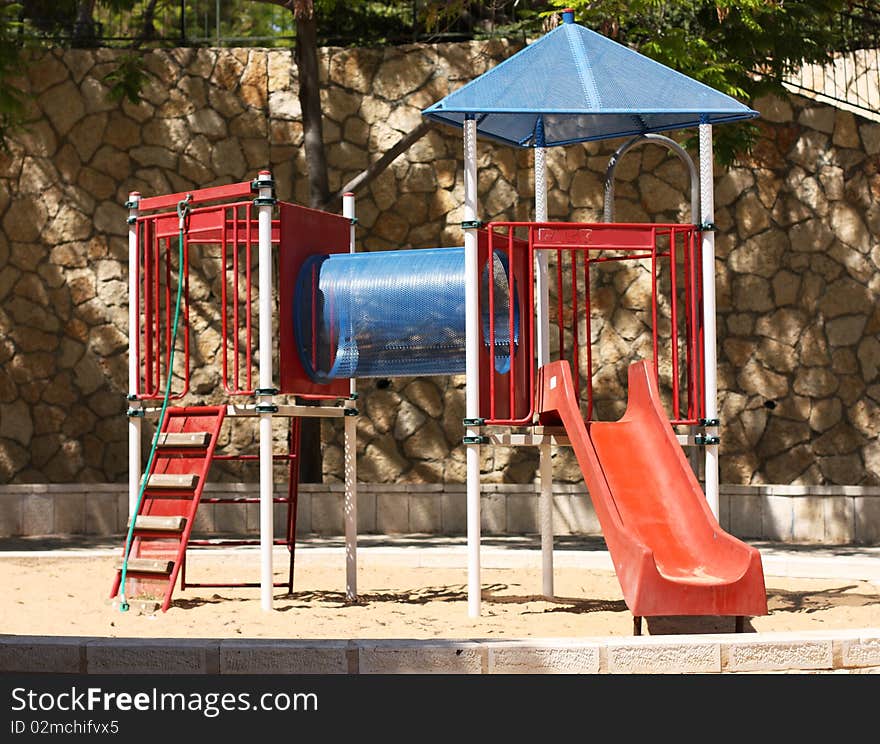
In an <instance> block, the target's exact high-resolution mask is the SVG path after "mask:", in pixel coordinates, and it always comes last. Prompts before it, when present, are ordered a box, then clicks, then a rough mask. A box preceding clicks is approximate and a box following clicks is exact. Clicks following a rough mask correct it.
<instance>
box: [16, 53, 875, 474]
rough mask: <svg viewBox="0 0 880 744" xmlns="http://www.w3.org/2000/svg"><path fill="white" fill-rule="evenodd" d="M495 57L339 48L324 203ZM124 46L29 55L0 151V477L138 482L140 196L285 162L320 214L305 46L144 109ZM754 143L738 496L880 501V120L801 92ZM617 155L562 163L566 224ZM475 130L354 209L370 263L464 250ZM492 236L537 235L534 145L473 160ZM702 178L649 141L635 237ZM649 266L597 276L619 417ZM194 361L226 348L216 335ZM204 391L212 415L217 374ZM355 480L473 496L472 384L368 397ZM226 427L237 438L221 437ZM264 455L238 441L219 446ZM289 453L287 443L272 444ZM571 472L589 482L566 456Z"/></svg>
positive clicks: (728, 382) (286, 192) (280, 181)
mask: <svg viewBox="0 0 880 744" xmlns="http://www.w3.org/2000/svg"><path fill="white" fill-rule="evenodd" d="M514 51H515V48H513V47H512V46H510V45H508V44H505V43H503V42H498V41H494V42H473V43H464V44H444V45H424V46H422V45H420V46H409V47H400V48H389V49H359V50H343V49H325V50H322V54H321V71H322V81H323V84H324V89H323V93H322V96H323V102H324V111H325V115H326V118H325V125H324V135H325V141H326V143H327V147H328V149H327V154H328V162H329V165H330V185H331V188H333V189H336V188H339V187H340V186H341V185H342V184H344V183H345V182H346V181H347V180H348V179H349V178H351V177H352V176H354V175H355V174H356V173H358V172H359V171H360V170H361V169H363V168H364V167H366V166H367V165H368V164H369V163H370V162H371V161H373V160H375V159H377V158H378V157H379V156H380V155H381V154H382V152H384V151H385V150H387V149H388V148H389V147H391V146H392V145H393V144H394V143H395V142H396V141H397V140H398V139H399V138H400V137H401V136H402V134H403V133H405V132H407V131H409V129H410V128H412V127H413V126H414V125H415V124H416V123H418V122H419V120H420V114H419V112H420V110H421V109H422V108H423V107H425V106H427V105H429V104H430V103H432V102H434V101H436V100H438V99H439V98H441V97H442V96H443V95H445V94H446V93H447V92H448V91H449V90H451V89H454V88H455V87H457V86H458V85H461V84H462V83H464V82H466V81H467V80H469V79H471V78H472V77H473V76H474V75H476V74H479V73H481V72H483V71H484V70H486V69H488V68H489V67H490V66H491V65H493V64H495V63H496V62H497V61H500V60H501V59H503V58H505V57H507V56H509V55H510V54H511V53H513V52H514ZM114 54H115V52H112V51H108V50H96V51H66V52H61V51H53V52H49V53H45V54H43V55H42V56H39V57H35V58H34V59H33V61H32V63H31V64H30V65H29V66H28V78H27V80H26V81H25V82H26V85H27V86H28V87H29V88H30V90H31V91H32V93H33V94H34V100H33V103H32V114H33V120H34V123H33V125H32V127H31V128H30V131H29V132H26V133H23V134H20V135H18V136H16V138H15V141H14V142H12V143H11V147H10V150H9V152H8V153H5V154H0V163H2V165H0V481H2V482H7V483H27V482H62V483H63V482H74V481H80V482H103V481H110V482H112V481H122V480H124V479H125V477H126V472H127V455H126V419H125V415H124V411H125V407H126V402H125V393H126V392H127V391H126V381H127V372H126V364H127V349H128V342H127V304H126V303H127V300H126V294H127V293H126V281H127V243H126V239H125V235H126V230H127V226H126V224H125V217H126V211H125V210H124V208H123V207H122V204H123V202H124V201H125V200H126V198H127V195H128V193H129V192H130V191H133V190H137V191H140V192H141V193H143V194H144V195H152V194H159V193H167V192H173V191H181V190H186V189H191V188H197V187H204V186H210V185H217V184H222V183H228V182H230V181H239V180H245V179H249V178H251V177H253V176H254V175H255V174H256V172H257V171H258V170H260V169H262V168H265V167H269V168H270V169H271V170H272V172H273V174H274V177H275V179H276V183H277V185H278V196H279V197H280V198H281V199H285V200H293V201H296V202H298V203H307V201H308V199H307V183H306V179H305V175H304V174H305V162H304V157H303V153H302V149H301V144H302V126H301V123H300V110H299V104H298V100H297V80H296V72H295V68H294V67H293V64H292V59H291V55H290V52H288V51H284V50H261V49H250V50H242V49H222V50H209V49H201V50H171V51H156V52H151V53H149V54H148V55H147V66H148V69H149V72H150V79H149V83H148V85H147V87H146V89H145V91H144V101H143V102H141V103H140V104H137V105H133V104H131V103H129V102H123V103H122V104H118V105H117V104H115V103H112V102H111V101H109V99H108V98H107V89H106V86H105V85H104V83H103V82H102V79H103V76H104V75H105V74H106V73H107V72H108V71H109V69H110V65H109V62H110V61H111V60H112V58H113V56H114ZM754 105H755V106H756V107H757V108H758V109H759V110H760V111H761V113H762V114H763V117H762V119H761V120H759V121H760V126H761V128H762V139H761V140H760V143H759V146H758V147H757V148H756V150H755V152H754V153H753V154H752V155H751V156H750V157H749V158H748V159H747V161H745V162H743V163H741V164H739V165H738V166H737V167H735V168H732V169H730V170H728V171H726V172H718V173H717V179H716V204H717V207H718V210H717V216H716V222H717V224H718V228H719V232H718V235H717V250H718V262H717V270H718V299H719V318H718V328H719V363H720V369H719V373H720V403H721V409H722V455H723V456H722V458H721V463H722V480H723V481H724V482H726V483H735V484H749V483H751V484H759V483H800V484H805V485H812V484H851V485H856V484H863V485H872V484H873V485H876V484H878V483H880V443H878V439H877V435H878V433H880V414H878V403H880V341H878V333H880V304H878V302H877V300H878V294H880V278H878V277H880V274H878V271H880V245H878V240H877V235H878V232H880V175H878V172H877V170H878V169H877V155H878V152H880V125H877V124H874V123H871V122H867V121H864V120H860V119H858V118H856V117H854V116H853V115H852V114H850V113H847V112H843V111H836V110H835V109H833V108H830V107H828V106H825V105H821V104H815V103H813V102H810V101H807V100H805V99H801V98H797V97H790V98H787V99H785V100H779V99H769V100H765V101H759V102H757V103H756V104H754ZM619 144H620V142H609V143H605V144H603V145H595V144H591V145H577V146H571V147H568V148H565V149H556V150H552V151H551V152H550V156H549V158H548V168H549V174H550V184H549V187H550V190H549V199H548V202H549V210H550V217H551V219H572V220H585V221H591V220H598V219H599V218H600V216H601V208H602V178H603V175H604V171H605V168H606V166H607V162H608V155H609V154H610V153H611V152H612V151H613V149H614V148H615V147H616V146H617V145H619ZM460 151H461V143H460V136H459V133H458V132H457V131H454V130H447V129H441V128H439V127H438V128H436V129H434V130H432V131H431V132H430V133H429V135H427V136H426V137H425V138H423V139H422V140H421V141H419V142H418V143H417V144H416V145H414V146H413V147H412V148H411V149H410V150H409V152H408V153H407V154H406V155H405V156H403V157H401V158H399V159H398V160H397V161H396V162H395V163H394V164H393V165H392V167H391V168H389V169H388V170H387V171H386V172H385V173H384V174H383V175H382V176H381V177H380V178H378V179H377V180H376V181H374V182H373V183H372V184H371V185H370V186H369V187H368V188H367V189H365V190H364V191H363V193H360V194H358V204H357V210H358V217H359V232H358V238H359V241H360V245H361V247H362V248H364V249H366V250H383V249H394V248H403V247H416V248H418V247H428V246H436V245H454V244H457V243H459V241H460V240H461V234H460V229H459V227H458V224H459V222H460V220H461V217H462V212H461V202H462V198H463V180H462V179H463V174H462V169H461V157H460ZM479 157H480V162H479V165H480V171H479V172H480V176H479V199H480V217H481V218H482V219H490V218H511V219H528V218H529V217H530V216H531V203H532V195H533V191H534V188H533V183H532V176H531V156H530V153H528V152H527V151H514V150H512V149H509V148H503V147H496V146H491V145H487V144H485V143H481V144H480V148H479ZM685 179H686V174H685V172H684V170H683V169H682V167H681V165H680V164H679V162H678V161H677V160H676V159H674V158H673V157H667V155H666V153H665V151H663V150H661V149H660V148H658V147H656V146H653V145H650V146H645V147H643V148H640V149H638V150H634V151H633V152H631V153H629V154H628V155H627V156H626V157H625V158H624V159H623V160H622V161H621V164H620V166H619V168H618V171H617V183H616V191H617V200H616V216H617V218H618V219H620V220H622V221H638V220H645V221H676V220H682V219H685V220H686V219H689V215H688V206H687V205H688V203H689V196H688V193H687V189H688V185H687V183H686V182H685ZM643 282H644V272H642V273H641V274H638V272H636V274H632V273H628V271H626V270H623V271H609V272H608V273H607V275H605V276H603V277H602V286H603V291H604V295H603V296H604V302H603V304H602V312H603V313H604V315H603V316H602V317H601V318H599V319H598V323H597V325H595V326H594V336H595V337H596V338H597V339H598V341H599V343H598V347H597V349H598V350H597V351H596V372H597V396H598V398H599V399H600V400H603V401H605V402H606V403H607V406H606V407H605V408H604V409H603V411H602V412H603V415H605V416H614V415H616V414H617V413H618V412H619V410H620V407H621V405H622V402H623V401H624V400H625V389H626V386H625V374H626V366H627V364H628V362H629V361H631V360H632V359H634V358H638V357H639V355H642V354H644V353H645V339H646V337H647V334H648V333H649V322H650V319H649V317H648V316H649V314H646V312H645V310H646V308H644V306H639V305H638V303H634V298H638V297H643V296H644V294H643V292H642V291H641V290H640V287H641V286H643ZM199 340H200V344H201V347H200V358H202V359H205V360H210V359H212V358H214V357H215V356H216V355H217V353H218V351H219V339H218V338H215V337H213V336H211V334H207V333H206V334H203V335H202V336H201V337H200V339H199ZM196 374H197V375H201V376H202V381H201V383H200V385H199V386H198V388H197V390H196V392H197V394H198V395H200V396H201V398H203V399H210V398H211V393H210V390H211V389H212V387H213V385H212V380H216V377H215V376H213V374H212V373H210V371H209V370H207V368H205V369H201V370H197V371H196ZM359 389H360V391H361V401H360V402H359V407H360V409H361V411H362V414H363V415H362V416H361V417H360V419H359V433H360V437H359V444H358V447H359V453H360V462H359V469H360V476H361V479H362V480H365V481H368V482H377V483H382V482H387V483H390V482H429V483H437V482H449V483H455V482H461V481H462V480H463V479H464V453H463V450H462V448H461V446H460V445H459V444H458V443H459V442H460V439H461V436H462V429H461V418H462V415H463V398H464V390H463V380H462V379H461V378H460V377H439V378H407V379H395V380H392V381H376V380H364V381H361V383H360V385H359ZM227 428H228V427H227ZM340 434H341V429H340V427H338V426H336V425H333V424H330V423H325V425H324V428H323V438H324V442H325V448H324V455H325V458H324V459H325V480H327V481H329V482H335V481H337V480H338V479H339V477H340V474H341V462H342V451H341V435H340ZM225 436H226V438H227V440H229V441H233V440H234V443H235V445H236V446H238V447H249V446H252V444H253V442H252V440H253V435H252V432H249V431H248V430H246V429H243V430H242V431H241V432H239V433H229V432H227V433H226V434H225ZM279 436H280V433H279ZM555 459H556V461H557V467H556V471H555V475H556V477H557V478H558V479H560V480H562V481H570V482H575V481H578V480H580V476H579V473H578V471H577V468H576V464H575V463H574V461H573V459H572V458H571V457H570V455H569V453H567V452H566V451H560V452H557V453H556V454H555ZM535 462H536V460H535V453H534V452H533V451H530V450H524V449H505V448H496V449H491V448H483V469H484V472H485V473H486V479H487V481H494V482H513V483H525V482H530V481H531V480H532V479H533V477H534V470H535Z"/></svg>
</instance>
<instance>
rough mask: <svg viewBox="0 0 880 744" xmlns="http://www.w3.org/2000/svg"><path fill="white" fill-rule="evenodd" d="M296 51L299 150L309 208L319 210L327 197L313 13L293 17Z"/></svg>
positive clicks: (315, 24) (328, 189)
mask: <svg viewBox="0 0 880 744" xmlns="http://www.w3.org/2000/svg"><path fill="white" fill-rule="evenodd" d="M295 18H296V50H295V53H294V60H295V62H296V69H297V73H298V74H299V104H300V108H302V123H303V148H304V149H305V153H306V163H307V164H308V170H309V173H308V178H309V202H310V204H309V206H312V207H320V206H321V205H322V204H323V203H324V202H325V201H327V197H328V196H329V193H330V187H329V185H328V182H327V158H326V154H325V152H324V133H323V124H322V120H321V88H320V82H319V77H318V41H317V20H316V19H315V14H314V12H312V13H309V14H306V13H302V14H295Z"/></svg>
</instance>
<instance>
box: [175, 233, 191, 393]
mask: <svg viewBox="0 0 880 744" xmlns="http://www.w3.org/2000/svg"><path fill="white" fill-rule="evenodd" d="M181 272H183V389H182V390H181V391H180V395H178V396H177V397H178V398H183V397H184V396H185V395H186V394H187V393H188V392H189V373H190V368H189V361H190V357H189V237H188V236H187V235H184V236H183V266H182V267H181V268H180V269H178V271H177V281H180V276H181Z"/></svg>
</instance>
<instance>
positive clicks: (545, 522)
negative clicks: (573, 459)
mask: <svg viewBox="0 0 880 744" xmlns="http://www.w3.org/2000/svg"><path fill="white" fill-rule="evenodd" d="M535 135H536V137H535V139H536V142H537V145H538V147H536V148H535V222H546V221H547V159H546V154H547V151H546V150H545V149H544V124H543V121H542V120H540V119H539V120H538V124H537V127H536V131H535ZM535 276H536V277H537V295H538V308H537V326H538V366H539V367H543V366H544V365H545V364H547V363H548V362H549V361H550V286H549V284H548V281H547V254H546V252H545V251H539V252H538V254H537V259H536V267H535ZM571 372H572V374H575V375H576V374H577V370H575V369H573V370H572V371H571ZM538 480H539V481H540V484H541V486H540V488H541V492H540V496H539V499H538V513H539V517H540V523H541V592H542V593H543V595H544V596H545V597H547V598H548V599H549V598H551V597H552V596H553V460H552V452H551V450H550V443H549V441H545V442H543V443H541V444H540V445H538Z"/></svg>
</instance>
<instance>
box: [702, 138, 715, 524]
mask: <svg viewBox="0 0 880 744" xmlns="http://www.w3.org/2000/svg"><path fill="white" fill-rule="evenodd" d="M712 161H713V154H712V125H711V124H709V123H707V122H705V121H701V123H700V201H701V206H702V213H701V219H702V221H703V233H702V237H703V266H702V270H703V339H704V349H703V355H704V357H705V359H704V363H705V369H706V419H708V420H709V421H717V420H718V368H717V365H718V359H717V351H716V343H717V342H716V331H715V233H714V232H713V229H712V228H713V224H714V221H715V191H714V178H713V172H712V171H713V168H712ZM706 435H707V436H709V437H717V436H718V426H717V425H716V426H707V427H706ZM704 478H705V489H706V500H707V501H708V502H709V508H710V509H711V510H712V513H713V514H714V515H715V518H716V519H717V518H718V512H719V504H718V490H719V489H718V445H717V444H708V445H706V472H705V473H704Z"/></svg>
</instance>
